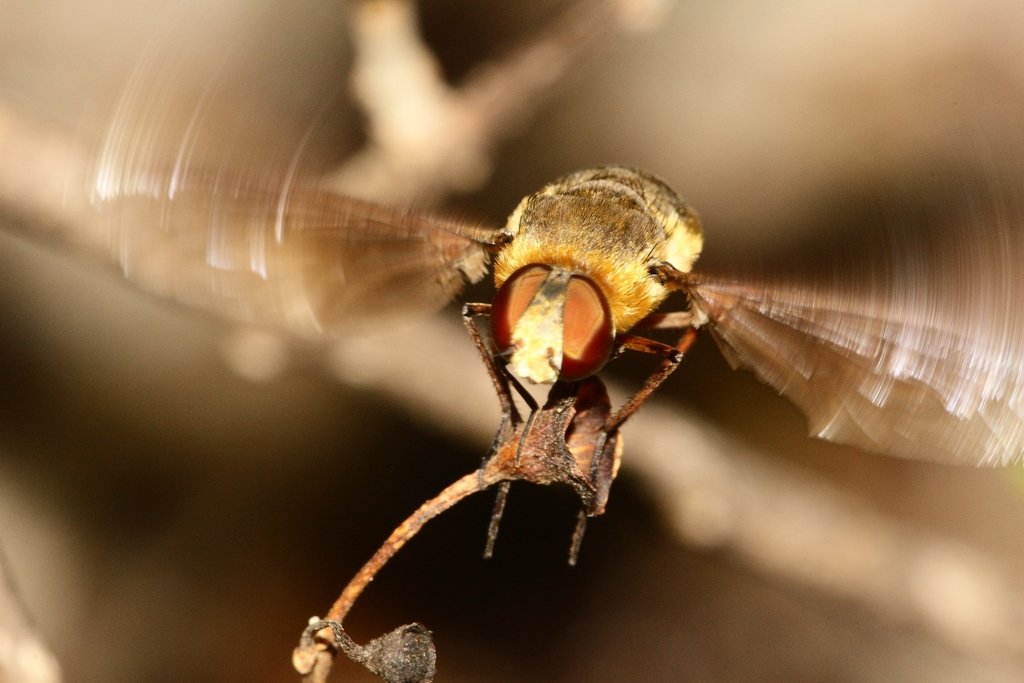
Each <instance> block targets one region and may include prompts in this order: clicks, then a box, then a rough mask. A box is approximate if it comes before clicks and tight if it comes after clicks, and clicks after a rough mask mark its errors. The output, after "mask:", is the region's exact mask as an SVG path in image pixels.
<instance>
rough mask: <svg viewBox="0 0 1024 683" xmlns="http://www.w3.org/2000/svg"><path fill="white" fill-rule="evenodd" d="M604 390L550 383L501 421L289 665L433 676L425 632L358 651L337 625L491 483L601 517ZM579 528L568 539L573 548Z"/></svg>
mask: <svg viewBox="0 0 1024 683" xmlns="http://www.w3.org/2000/svg"><path fill="white" fill-rule="evenodd" d="M610 415H611V405H610V402H609V400H608V392H607V390H606V389H605V387H604V384H602V383H601V381H600V380H599V379H597V378H596V377H591V378H588V379H586V380H583V381H582V382H572V383H569V382H560V383H557V384H555V385H554V387H552V389H551V393H550V394H549V395H548V400H547V403H545V404H544V406H543V407H540V408H537V409H536V410H534V411H533V412H532V413H531V415H530V418H529V419H527V420H519V421H517V422H516V423H515V424H514V425H512V424H510V422H509V421H503V423H502V426H501V428H500V429H499V431H498V436H497V437H496V438H495V441H494V444H493V446H492V447H491V450H490V453H489V455H488V457H487V458H486V459H485V460H484V464H483V465H482V466H481V467H480V469H479V470H477V471H476V472H471V473H469V474H467V475H465V476H463V477H462V478H460V479H458V480H457V481H455V482H454V483H452V484H451V485H449V486H448V487H447V488H446V489H444V490H443V491H442V492H441V493H439V494H438V495H437V496H435V497H434V498H431V499H430V500H428V501H427V502H425V503H424V504H423V505H421V506H420V507H419V508H418V509H417V510H416V511H415V512H414V513H413V514H412V515H410V516H409V517H408V518H407V519H406V520H405V521H404V522H402V523H401V524H400V525H399V526H398V527H397V528H396V529H395V530H394V531H393V532H392V533H391V536H389V537H388V539H387V540H386V541H385V542H384V544H383V545H381V547H380V548H379V549H378V550H377V552H376V553H375V554H374V555H373V557H371V558H370V560H369V561H368V562H367V563H366V564H365V565H363V567H362V568H361V569H360V570H359V572H358V573H357V574H356V575H355V577H354V578H353V579H352V581H350V582H349V584H348V585H347V586H345V589H344V590H343V591H342V592H341V595H340V596H339V597H338V599H337V600H336V601H335V603H334V605H332V606H331V609H330V610H329V611H328V613H327V615H326V616H325V618H324V619H316V618H314V619H313V620H311V621H310V624H309V626H308V627H307V628H306V629H305V631H303V634H302V637H301V639H300V641H299V645H298V647H296V648H295V651H294V653H293V654H292V664H293V666H294V667H295V669H296V671H298V672H299V673H300V674H302V675H303V676H304V677H305V678H304V680H305V681H307V683H320V682H322V681H325V680H326V679H327V674H328V672H329V671H330V668H331V664H332V663H333V660H334V656H335V654H336V653H337V652H338V651H340V652H342V653H344V654H345V655H346V656H347V657H348V658H349V659H352V660H353V661H355V662H358V663H360V664H362V665H364V666H366V667H367V668H368V669H369V670H370V671H372V672H374V673H375V674H377V675H379V676H381V677H382V678H384V679H385V680H387V681H389V682H392V683H393V682H402V683H413V682H416V683H420V682H422V683H427V682H429V681H430V680H432V678H433V675H434V659H435V656H434V647H433V643H432V641H431V637H430V631H428V630H427V629H426V628H425V627H424V626H421V625H420V624H409V625H407V626H402V627H399V628H398V629H396V630H394V631H392V632H391V633H388V634H386V635H384V636H382V637H380V638H377V639H376V640H373V641H371V642H370V643H368V644H367V645H365V646H361V645H358V644H356V643H355V642H353V641H352V639H351V638H350V637H349V636H348V635H347V634H346V633H345V631H344V629H343V628H342V622H343V621H344V619H345V617H346V616H347V615H348V613H349V611H350V610H351V609H352V606H353V604H354V603H355V601H356V599H357V598H358V597H359V595H360V594H362V592H363V590H364V589H365V588H366V586H367V585H369V583H370V582H371V581H372V580H373V578H374V576H376V575H377V573H378V572H379V571H380V570H381V569H382V568H383V567H384V565H385V564H386V563H387V562H388V560H390V559H391V558H392V557H393V556H394V555H395V553H397V552H398V550H399V549H401V548H402V546H404V545H405V544H406V542H407V541H409V539H411V538H412V537H413V536H415V535H416V534H417V533H418V532H419V530H420V529H422V528H423V526H424V525H425V524H426V523H427V522H428V521H430V520H431V519H433V518H434V517H436V516H437V515H439V514H441V513H442V512H444V511H445V510H447V509H448V508H450V507H452V506H453V505H455V504H456V503H458V502H459V501H461V500H462V499H463V498H466V497H467V496H469V495H471V494H473V493H478V492H480V491H484V490H486V489H488V488H490V487H491V486H494V485H495V484H504V483H508V482H510V481H528V482H532V483H534V484H542V485H547V484H567V485H569V486H571V487H572V488H573V490H574V491H576V494H577V495H578V496H579V498H580V503H581V506H582V513H581V518H582V515H585V516H595V515H599V514H601V513H602V512H604V507H605V503H606V501H607V500H608V491H609V488H610V487H611V483H612V479H614V477H615V474H616V473H617V471H618V465H619V456H620V454H621V452H622V450H621V439H620V438H619V434H618V431H617V430H616V429H612V430H609V429H608V426H607V425H608V419H609V416H610ZM581 534H582V526H581V525H578V526H577V530H576V533H575V534H574V535H573V546H572V547H573V550H572V552H573V553H575V552H576V551H577V550H578V547H579V537H580V536H581Z"/></svg>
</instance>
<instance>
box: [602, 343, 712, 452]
mask: <svg viewBox="0 0 1024 683" xmlns="http://www.w3.org/2000/svg"><path fill="white" fill-rule="evenodd" d="M696 339H697V329H696V328H694V327H691V328H689V329H687V330H686V332H685V333H684V334H683V336H682V338H680V340H679V342H678V343H676V345H675V346H670V345H668V344H663V343H661V342H659V341H655V340H653V339H647V338H646V337H637V336H634V335H631V334H624V335H621V336H620V337H619V339H618V342H619V344H620V345H621V347H622V348H625V349H630V350H632V351H640V352H642V353H649V354H652V355H656V356H663V357H664V361H662V364H661V367H660V368H658V369H657V370H656V371H655V372H654V373H652V374H651V376H650V377H648V378H647V381H645V382H644V384H643V386H642V387H640V389H639V390H638V391H637V392H636V393H635V394H633V396H632V397H631V398H630V399H629V400H628V401H626V402H625V403H624V404H623V405H622V407H620V408H619V409H618V410H616V411H615V412H614V413H612V415H611V416H610V417H609V418H608V421H607V422H606V423H605V431H606V432H611V431H614V430H616V429H618V428H619V427H621V426H622V423H623V422H625V421H626V420H628V419H629V418H630V417H631V416H632V415H633V413H635V412H636V411H637V410H638V409H639V408H640V406H642V405H643V404H644V403H645V402H646V401H647V399H648V398H650V396H651V394H652V393H654V391H655V389H657V388H658V387H659V386H661V383H662V382H664V381H665V380H666V379H668V376H669V375H671V374H672V373H673V372H675V369H676V368H677V367H679V363H680V362H682V360H683V356H684V355H685V354H686V352H687V351H688V350H689V348H690V347H691V346H692V345H693V342H694V341H696Z"/></svg>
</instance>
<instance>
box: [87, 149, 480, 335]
mask: <svg viewBox="0 0 1024 683" xmlns="http://www.w3.org/2000/svg"><path fill="white" fill-rule="evenodd" d="M94 205H95V206H96V208H97V210H98V212H99V225H101V226H102V227H103V231H104V237H105V238H106V241H107V243H108V245H109V248H110V251H111V254H110V255H111V256H112V258H113V259H114V260H115V261H116V262H117V263H118V264H119V265H120V266H121V268H122V269H123V271H124V274H125V276H126V277H127V278H128V279H130V280H132V281H134V282H135V283H136V284H138V285H139V286H141V287H143V288H144V289H147V290H149V291H151V292H154V293H156V294H158V295H161V296H165V297H169V298H172V299H175V300H177V301H180V302H183V303H186V304H189V305H192V306H196V307H199V308H203V309H207V310H211V311H214V312H217V313H220V314H224V315H227V316H229V317H232V318H234V319H238V320H243V321H247V322H252V323H257V324H268V325H274V326H278V327H282V328H285V329H287V330H289V331H291V332H293V333H296V334H298V335H300V336H304V337H313V338H315V337H318V336H321V335H324V334H332V333H336V332H341V331H346V330H350V329H352V328H356V327H359V326H361V325H365V324H368V323H370V322H378V321H379V320H380V319H382V318H388V317H400V316H405V315H407V314H410V313H421V312H424V311H430V310H433V309H436V308H438V307H440V306H442V305H443V304H444V303H446V302H447V301H449V300H450V299H451V298H452V297H453V296H454V295H455V294H456V293H458V291H459V290H460V289H461V288H462V286H463V285H464V284H465V282H467V281H476V280H478V279H480V278H481V277H482V276H483V274H484V272H485V267H486V262H487V252H486V248H485V245H484V241H485V237H486V236H487V235H488V234H489V231H487V230H485V229H482V228H478V227H475V226H471V225H468V224H462V223H458V222H455V221H446V220H441V219H437V218H432V217H429V216H425V215H420V214H417V213H414V212H407V211H401V210H395V209H389V208H386V207H383V206H379V205H377V204H374V203H371V202H365V201H361V200H357V199H353V198H351V197H346V196H342V195H338V194H335V193H332V192H330V191H325V190H322V189H318V188H316V187H315V186H312V185H305V184H302V183H301V182H299V183H296V182H292V183H282V182H277V183H270V182H265V181H261V178H260V176H259V174H257V173H249V174H232V173H229V172H215V173H208V174H204V173H202V172H197V171H196V170H194V169H188V172H185V173H182V174H179V175H175V174H173V173H166V174H158V173H153V174H147V173H142V172H136V173H134V174H133V175H132V176H130V177H128V178H127V179H121V180H119V181H118V182H117V183H116V184H115V185H114V187H113V188H111V187H109V186H108V187H102V186H101V191H100V192H98V193H97V195H96V199H95V201H94ZM478 238H479V239H478Z"/></svg>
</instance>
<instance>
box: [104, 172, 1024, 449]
mask: <svg viewBox="0 0 1024 683" xmlns="http://www.w3.org/2000/svg"><path fill="white" fill-rule="evenodd" d="M105 170H106V171H116V170H117V169H112V168H108V169H105ZM97 177H98V179H99V180H98V182H97V185H96V191H95V193H94V195H93V197H94V199H93V201H94V205H95V206H96V208H97V210H98V211H99V215H100V216H101V220H102V222H103V224H104V225H105V226H106V228H105V230H106V231H107V232H108V234H109V240H110V241H109V243H110V246H111V250H112V256H113V258H114V259H115V260H116V261H117V262H118V263H119V264H120V266H121V268H122V269H123V271H124V274H125V276H126V277H127V278H128V279H130V280H133V281H135V282H136V283H138V284H139V285H141V286H142V287H144V288H145V289H148V290H150V291H154V292H156V293H158V294H161V295H163V296H166V297H170V298H173V299H177V300H179V301H182V302H185V303H188V304H192V305H196V306H199V307H202V308H207V309H213V310H216V311H219V312H221V313H224V314H226V315H228V316H230V317H233V318H236V319H242V320H247V321H251V322H257V323H264V324H271V325H276V326H279V327H283V328H285V329H288V330H290V331H292V332H294V333H296V334H298V335H300V336H304V337H314V338H315V337H322V336H324V335H331V334H336V333H339V332H342V331H344V330H346V329H350V328H352V327H354V326H358V325H360V324H364V323H366V322H367V321H368V320H371V319H373V318H374V317H375V316H396V315H405V314H408V313H410V312H414V311H423V310H427V309H433V308H437V307H439V306H441V305H442V304H444V303H446V302H447V301H449V300H450V299H452V298H453V297H454V296H455V295H456V294H457V293H458V292H459V290H460V289H461V287H462V286H463V284H465V283H466V282H475V281H478V280H480V279H481V278H482V277H483V276H484V274H485V272H486V265H487V263H488V260H489V259H490V258H493V259H494V282H495V285H496V287H497V295H496V296H495V299H494V302H493V303H492V304H490V305H486V304H472V305H469V306H468V307H467V316H468V317H470V318H471V317H473V316H476V315H480V314H487V315H489V316H490V329H491V333H492V334H491V337H492V338H493V346H487V343H486V342H484V341H480V337H479V336H477V338H478V346H479V347H480V348H481V350H482V353H483V355H484V358H485V360H486V361H487V362H488V365H489V366H490V367H491V371H492V376H494V377H496V378H497V379H496V382H499V383H504V381H505V380H504V379H502V378H504V377H506V376H510V377H512V378H514V379H512V381H513V382H515V381H516V380H517V379H523V380H527V381H529V382H535V383H545V384H550V383H553V382H556V381H575V380H579V379H582V378H584V377H587V376H590V375H593V374H595V373H597V372H599V371H600V370H601V369H602V368H603V367H604V365H605V364H606V363H607V362H608V361H609V360H611V359H612V358H614V357H615V356H616V355H618V354H619V353H621V352H622V351H623V350H625V349H633V350H640V351H644V352H649V353H655V354H661V355H662V356H663V357H664V358H665V359H666V362H667V363H668V364H669V365H670V366H672V367H674V365H675V364H677V363H678V362H679V360H680V355H679V353H678V350H677V349H675V348H673V347H672V346H670V345H665V344H661V343H659V342H654V341H652V340H649V339H646V338H644V337H641V336H638V335H636V334H634V333H633V332H634V331H639V330H643V329H645V328H651V327H655V328H668V327H675V328H688V329H695V328H698V327H707V328H709V329H710V331H711V334H712V335H713V336H714V337H715V339H716V340H717V342H718V344H719V346H720V347H721V349H722V351H723V352H724V353H725V355H726V357H727V358H728V360H729V361H730V362H731V363H732V364H733V365H734V366H737V367H744V368H748V369H750V370H752V371H753V372H754V373H755V374H756V375H757V376H758V378H759V379H761V380H762V381H764V382H766V383H768V384H769V385H771V386H772V387H773V388H775V389H776V390H777V391H779V392H780V393H781V394H783V395H784V396H787V397H788V398H790V399H791V400H793V401H794V402H795V403H796V404H797V405H798V406H799V407H800V409H801V410H802V411H803V412H804V413H805V414H806V415H807V417H808V418H809V421H810V427H811V432H812V434H814V435H816V436H819V437H822V438H825V439H829V440H833V441H837V442H842V443H848V444H852V445H856V446H860V447H862V448H865V449H867V450H872V451H877V452H881V453H887V454H891V455H897V456H904V457H911V458H918V459H925V460H936V461H944V462H956V463H966V464H972V465H993V464H1007V463H1013V462H1018V461H1020V459H1021V455H1022V451H1024V393H1022V389H1021V386H1022V383H1024V317H1022V310H1021V307H1020V301H1021V300H1022V298H1021V295H1022V294H1024V292H1022V291H1021V290H1022V289H1024V285H1022V283H1021V282H1020V277H1019V268H1020V266H1021V264H1022V263H1024V240H1022V236H1021V229H1020V228H1019V226H1020V225H1021V222H1020V219H1021V218H1022V217H1021V216H1019V215H1017V214H1013V213H1007V212H1005V211H1004V212H1003V213H1002V214H998V215H997V218H996V220H997V221H998V222H999V223H1000V224H999V225H993V226H991V227H990V228H988V229H984V230H975V231H973V232H964V233H962V234H961V235H959V238H958V240H959V241H957V242H950V241H944V240H937V241H936V242H935V243H933V244H926V245H919V246H917V247H914V248H912V249H902V250H901V249H896V248H893V249H892V250H890V252H889V253H888V256H887V257H886V258H885V259H883V260H881V261H879V262H877V263H874V264H867V265H864V264H854V265H853V266H851V268H852V270H850V271H849V272H840V273H836V274H834V277H833V278H832V279H831V281H830V282H824V283H822V282H818V283H811V284H808V283H807V282H802V281H800V280H798V279H796V278H790V279H789V280H787V279H786V278H785V277H783V278H779V277H775V278H770V277H767V276H761V277H760V279H755V278H751V279H746V280H744V279H740V278H736V277H733V278H724V277H716V276H712V275H706V274H704V273H701V272H700V270H699V269H697V270H695V269H694V264H695V262H696V260H697V257H698V256H699V255H700V252H701V248H702V243H703V232H702V228H701V223H700V220H699V218H698V217H697V214H696V212H695V211H694V210H693V209H691V208H690V207H689V206H688V205H687V204H686V203H685V202H684V201H683V200H682V199H680V198H679V197H678V195H676V194H675V192H673V191H672V190H671V189H670V188H669V187H668V186H667V185H666V184H665V183H664V182H662V181H660V180H658V179H657V178H655V177H654V176H652V175H649V174H647V173H644V172H641V171H636V170H631V169H627V168H623V167H618V166H612V167H605V168H599V169H593V170H588V171H582V172H578V173H574V174H571V175H568V176H566V177H564V178H562V179H560V180H557V181H555V182H553V183H551V184H549V185H546V186H544V187H543V188H542V189H541V190H539V191H538V192H536V193H535V194H533V195H530V196H528V197H526V198H525V199H523V200H522V201H521V202H520V204H519V205H518V206H517V207H516V208H515V210H514V211H513V212H512V213H511V215H510V217H509V219H508V222H507V223H506V225H505V226H504V227H503V228H497V229H487V228H483V227H481V226H479V225H476V224H470V223H464V222H458V221H453V220H450V219H444V218H436V217H431V216H427V215H424V214H420V213H415V212H408V211H401V210H394V209H389V208H385V207H383V206H380V205H377V204H374V203H371V202H365V201H361V200H356V199H353V198H351V197H346V196H342V195H339V194H336V193H333V192H331V191H327V190H323V189H318V188H316V187H315V186H313V185H306V184H303V183H301V182H297V181H292V182H290V183H287V184H284V185H280V186H274V185H272V184H268V183H266V182H265V181H263V180H261V178H260V177H259V176H258V175H254V174H248V175H247V174H231V173H226V172H218V173H214V174H212V175H209V174H203V173H200V172H196V171H195V170H193V169H190V168H184V169H183V170H181V171H180V172H168V173H164V174H157V173H151V172H132V173H117V172H101V173H100V174H98V176H97ZM900 252H906V253H902V254H901V253H900ZM673 292H681V293H682V294H683V295H684V296H685V297H686V300H687V307H686V308H685V309H683V310H681V311H676V312H673V313H669V314H664V313H660V314H656V310H657V308H658V306H659V305H660V304H661V303H662V302H663V301H664V300H665V299H666V298H667V297H668V296H669V294H671V293H673ZM684 339H686V340H687V341H686V342H685V344H686V345H688V344H689V343H690V341H692V339H691V338H690V337H688V336H686V337H684ZM491 359H495V360H493V361H492V360H491ZM665 376H667V372H666V373H656V375H655V376H653V377H652V379H651V381H650V382H649V383H648V385H646V386H645V388H644V389H642V390H641V392H640V394H638V397H637V398H636V399H635V401H631V403H630V407H629V411H628V412H627V413H626V414H624V416H623V418H622V419H624V418H625V417H626V416H628V414H631V412H632V411H633V410H635V409H636V408H637V407H639V404H640V403H642V401H643V400H644V399H646V397H647V396H648V395H649V394H650V392H651V391H653V389H654V388H655V387H656V386H657V384H659V383H660V382H661V381H662V380H663V379H664V377H665ZM505 393H507V391H506V392H505ZM505 401H506V399H505V398H503V407H505V408H506V409H507V408H508V406H507V404H506V402H505Z"/></svg>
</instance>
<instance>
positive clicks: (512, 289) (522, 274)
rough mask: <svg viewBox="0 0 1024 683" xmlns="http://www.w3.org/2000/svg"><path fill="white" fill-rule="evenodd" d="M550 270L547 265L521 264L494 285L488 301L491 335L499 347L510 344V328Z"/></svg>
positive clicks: (517, 320) (514, 324) (508, 347)
mask: <svg viewBox="0 0 1024 683" xmlns="http://www.w3.org/2000/svg"><path fill="white" fill-rule="evenodd" d="M550 272H551V268H550V267H548V266H540V265H532V266H524V267H523V268H520V269H519V270H517V271H516V272H514V273H512V275H511V276H510V277H509V278H508V279H507V280H505V282H504V284H502V285H501V287H500V288H499V289H498V293H497V294H496V295H495V297H494V301H493V302H492V303H491V335H492V336H493V337H494V344H495V345H496V346H497V347H498V349H499V350H500V351H505V350H507V349H510V348H512V331H513V330H515V328H516V323H518V322H519V319H520V318H521V317H523V312H524V311H526V307H527V306H529V305H530V302H531V301H533V297H534V296H536V294H537V291H538V290H539V289H540V286H541V285H542V284H544V280H546V279H547V277H548V274H549V273H550Z"/></svg>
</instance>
